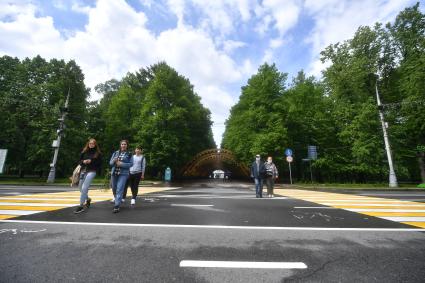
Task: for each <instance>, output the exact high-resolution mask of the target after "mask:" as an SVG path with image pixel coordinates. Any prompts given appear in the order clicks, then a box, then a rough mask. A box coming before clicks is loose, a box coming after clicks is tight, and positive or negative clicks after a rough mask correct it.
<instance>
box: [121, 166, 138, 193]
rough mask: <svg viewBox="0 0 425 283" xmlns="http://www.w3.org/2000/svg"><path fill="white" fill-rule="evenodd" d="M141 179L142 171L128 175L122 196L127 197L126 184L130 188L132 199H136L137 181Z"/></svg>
mask: <svg viewBox="0 0 425 283" xmlns="http://www.w3.org/2000/svg"><path fill="white" fill-rule="evenodd" d="M141 179H142V172H140V173H136V174H130V177H129V178H128V179H127V184H125V189H124V193H123V195H122V198H126V197H127V189H128V186H130V188H131V194H132V197H131V198H132V199H136V197H137V194H138V193H139V183H140V180H141Z"/></svg>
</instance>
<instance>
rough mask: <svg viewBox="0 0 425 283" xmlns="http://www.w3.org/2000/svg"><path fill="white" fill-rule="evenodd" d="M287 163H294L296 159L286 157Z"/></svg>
mask: <svg viewBox="0 0 425 283" xmlns="http://www.w3.org/2000/svg"><path fill="white" fill-rule="evenodd" d="M286 161H288V162H289V163H291V162H292V161H294V159H293V158H292V156H287V157H286Z"/></svg>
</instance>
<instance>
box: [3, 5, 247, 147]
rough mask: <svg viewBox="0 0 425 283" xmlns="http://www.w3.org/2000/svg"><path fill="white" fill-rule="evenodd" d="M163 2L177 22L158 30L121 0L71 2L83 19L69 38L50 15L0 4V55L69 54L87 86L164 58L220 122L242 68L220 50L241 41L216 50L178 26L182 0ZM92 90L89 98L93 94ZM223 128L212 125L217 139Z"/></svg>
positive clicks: (201, 36) (207, 39)
mask: <svg viewBox="0 0 425 283" xmlns="http://www.w3.org/2000/svg"><path fill="white" fill-rule="evenodd" d="M169 2H170V3H171V2H172V5H174V6H173V7H174V9H175V12H176V13H177V14H179V15H180V17H181V21H182V22H181V23H180V25H178V26H177V27H176V28H174V29H169V30H166V31H163V32H161V33H159V34H158V35H155V34H154V33H152V32H151V31H149V30H148V28H147V27H146V23H147V21H148V19H147V17H146V15H145V14H144V13H143V12H137V11H136V10H134V9H133V8H132V7H131V6H129V5H128V4H127V3H126V2H125V1H124V0H102V1H98V2H97V3H96V6H95V7H84V6H81V5H79V6H76V5H78V4H75V3H77V2H74V6H73V7H72V8H71V9H73V10H74V11H75V10H79V11H80V12H84V13H87V15H88V22H87V24H86V25H85V27H84V29H83V30H80V31H76V32H75V33H74V34H71V35H70V36H69V37H63V36H62V37H61V34H60V32H59V31H58V30H57V29H56V28H55V26H54V25H53V19H52V18H51V17H49V16H38V15H37V14H36V7H35V6H33V5H32V4H28V3H26V4H22V5H20V6H17V5H16V4H7V5H4V4H0V8H3V9H0V11H1V14H0V15H1V16H2V17H7V18H8V20H7V21H0V55H3V54H7V55H11V56H17V57H20V58H24V57H33V56H35V55H37V54H40V55H41V56H42V57H44V58H47V59H50V58H64V59H65V60H70V59H75V60H76V62H77V64H79V65H80V66H81V68H82V70H83V72H84V74H85V82H86V85H87V86H88V87H91V88H92V89H93V88H94V86H95V85H96V84H98V83H101V82H104V81H106V80H109V79H111V78H117V79H120V78H121V77H122V76H124V75H125V74H126V73H127V72H128V71H136V70H137V69H139V68H140V67H146V66H149V65H151V64H155V63H157V62H158V61H162V60H164V61H166V62H167V63H168V64H169V65H170V66H172V67H173V68H175V69H176V70H177V71H178V72H179V73H180V74H182V75H184V76H186V77H187V78H189V79H190V81H191V83H192V84H193V85H194V88H195V91H196V92H197V93H198V94H199V95H200V96H201V98H202V102H203V103H204V105H205V106H206V107H208V108H209V109H210V110H211V112H212V117H213V119H214V120H216V121H224V120H225V119H226V118H227V115H228V111H229V108H230V107H231V106H232V105H233V104H234V103H235V101H234V99H233V98H232V97H233V96H232V94H231V93H229V92H227V91H226V85H227V84H231V83H234V82H236V81H238V80H240V79H241V78H242V76H243V75H244V74H243V71H244V68H246V66H237V65H236V64H235V62H234V61H233V60H232V59H231V58H230V57H229V55H228V54H227V53H226V52H231V50H234V49H235V48H239V47H241V46H243V45H244V44H243V43H241V42H238V41H230V40H229V41H225V42H224V43H223V44H224V45H225V47H224V49H225V51H222V50H220V49H219V48H218V46H217V45H216V44H215V42H214V41H213V39H212V37H211V36H210V35H209V34H208V33H206V32H204V31H202V30H200V29H195V28H191V27H189V26H185V25H184V23H183V10H182V8H183V7H184V3H183V2H181V1H169ZM0 19H2V18H0ZM220 47H223V46H220ZM92 94H93V98H94V99H98V98H99V97H98V96H97V95H96V94H95V93H92ZM223 130H224V128H214V137H215V139H216V142H217V143H218V144H219V143H220V141H221V134H222V131H223Z"/></svg>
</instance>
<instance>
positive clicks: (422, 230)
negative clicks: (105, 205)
mask: <svg viewBox="0 0 425 283" xmlns="http://www.w3.org/2000/svg"><path fill="white" fill-rule="evenodd" d="M0 213H1V211H0ZM1 214H4V213H1ZM0 223H27V224H30V223H32V224H59V225H85V226H122V227H148V228H194V229H236V230H277V231H279V230H282V231H324V232H329V231H369V232H425V228H333V227H327V228H326V227H276V226H221V225H178V224H137V223H99V222H61V221H32V220H0Z"/></svg>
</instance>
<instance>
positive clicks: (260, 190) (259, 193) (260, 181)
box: [254, 178, 263, 198]
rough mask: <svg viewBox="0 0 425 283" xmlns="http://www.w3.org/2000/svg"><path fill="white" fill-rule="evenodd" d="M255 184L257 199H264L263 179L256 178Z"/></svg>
mask: <svg viewBox="0 0 425 283" xmlns="http://www.w3.org/2000/svg"><path fill="white" fill-rule="evenodd" d="M254 182H255V195H256V196H257V197H261V198H262V197H263V179H261V178H254Z"/></svg>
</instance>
